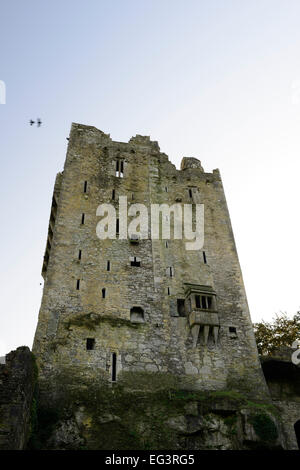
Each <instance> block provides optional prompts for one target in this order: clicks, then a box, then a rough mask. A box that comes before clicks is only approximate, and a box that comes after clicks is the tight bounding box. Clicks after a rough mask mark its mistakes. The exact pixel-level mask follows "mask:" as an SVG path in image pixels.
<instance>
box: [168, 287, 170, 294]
mask: <svg viewBox="0 0 300 470" xmlns="http://www.w3.org/2000/svg"><path fill="white" fill-rule="evenodd" d="M168 295H170V287H168Z"/></svg>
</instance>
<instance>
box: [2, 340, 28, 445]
mask: <svg viewBox="0 0 300 470" xmlns="http://www.w3.org/2000/svg"><path fill="white" fill-rule="evenodd" d="M35 383H36V366H35V361H34V357H33V354H32V353H31V352H30V350H29V348H28V347H25V346H23V347H20V348H18V349H17V350H16V351H12V352H10V353H9V354H7V355H6V361H5V364H0V450H21V449H24V448H25V447H26V444H27V441H28V438H29V435H30V429H31V416H32V412H33V394H34V388H35Z"/></svg>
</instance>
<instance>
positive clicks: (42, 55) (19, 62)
mask: <svg viewBox="0 0 300 470" xmlns="http://www.w3.org/2000/svg"><path fill="white" fill-rule="evenodd" d="M299 18H300V2H299V0H296V1H294V0H288V1H286V0H281V1H278V0H236V1H234V0H205V1H201V0H195V1H194V0H105V1H103V0H86V1H85V2H83V1H77V0H60V1H57V0H52V1H51V2H50V1H38V0H36V1H33V0H27V1H26V2H24V1H21V0H19V1H16V0H9V1H8V0H3V1H2V2H1V29H0V44H1V46H0V47H1V62H0V80H2V81H4V82H5V84H6V104H0V129H1V139H0V156H1V176H2V178H1V200H0V205H1V207H0V209H1V243H0V256H1V265H0V266H1V270H0V276H1V277H0V286H1V300H2V302H1V316H0V356H1V355H4V354H5V353H7V352H9V351H10V350H12V349H15V348H16V347H18V346H20V345H28V346H29V347H31V346H32V340H33V335H34V331H35V327H36V323H37V317H38V311H39V307H40V301H41V294H42V285H40V283H43V282H42V281H43V280H42V277H41V274H40V272H41V267H42V258H43V254H44V249H45V243H46V236H47V227H48V220H49V213H50V205H51V198H52V190H53V183H54V180H55V175H56V173H57V172H58V171H61V170H62V168H63V164H64V160H65V153H66V146H67V141H66V137H67V136H68V134H69V130H70V126H71V123H72V122H79V123H82V124H87V125H93V126H95V127H97V128H98V129H101V130H103V131H104V132H106V133H110V135H111V137H112V139H113V140H117V141H124V142H127V141H128V140H129V139H130V137H131V136H133V135H136V134H142V135H150V136H151V139H152V140H157V141H158V142H159V145H160V148H161V151H163V152H165V153H166V154H168V155H169V159H170V160H171V161H172V162H173V163H174V164H176V166H177V168H179V164H180V161H181V158H182V157H183V156H189V157H196V158H199V159H200V160H201V162H202V165H203V166H204V169H205V170H206V171H212V170H213V169H214V168H219V169H220V171H221V175H222V178H223V184H224V188H225V194H226V198H227V203H228V207H229V212H230V215H231V221H232V225H233V230H234V235H235V240H236V244H237V249H238V254H239V259H240V263H241V267H242V271H243V276H244V281H245V286H246V292H247V296H248V302H249V306H250V312H251V316H252V320H253V321H260V320H261V319H262V318H263V319H265V320H270V319H271V318H272V316H273V315H274V314H275V313H276V312H280V311H286V312H288V313H289V314H290V315H292V314H294V313H295V312H296V311H297V309H299V307H300V296H299V292H298V285H299V280H298V269H299V266H300V254H299V241H298V239H299V231H300V222H299V210H298V206H299V174H300V163H299V162H300V159H299V156H300V52H299V51H300V28H299ZM0 101H1V96H0ZM37 117H40V118H41V119H42V120H43V125H42V127H41V128H37V127H36V126H32V127H30V126H29V123H28V121H29V119H31V118H32V119H34V120H36V118H37Z"/></svg>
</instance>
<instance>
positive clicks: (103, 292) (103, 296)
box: [102, 288, 106, 299]
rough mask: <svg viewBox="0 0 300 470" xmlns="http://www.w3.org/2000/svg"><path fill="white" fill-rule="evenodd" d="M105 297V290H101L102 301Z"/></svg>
mask: <svg viewBox="0 0 300 470" xmlns="http://www.w3.org/2000/svg"><path fill="white" fill-rule="evenodd" d="M105 295H106V289H105V288H103V289H102V299H105Z"/></svg>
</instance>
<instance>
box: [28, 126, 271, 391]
mask: <svg viewBox="0 0 300 470" xmlns="http://www.w3.org/2000/svg"><path fill="white" fill-rule="evenodd" d="M120 196H126V197H127V201H128V206H129V205H130V204H144V205H145V206H146V207H147V208H148V209H149V212H150V205H151V204H168V205H169V206H171V205H173V204H175V203H176V204H181V205H184V204H191V203H193V204H204V245H203V247H202V248H201V249H200V250H187V249H186V247H185V240H179V239H178V240H177V239H172V237H171V239H170V240H167V239H160V240H154V239H151V237H150V236H149V238H148V239H140V238H139V237H131V238H130V237H129V238H127V239H121V238H120V237H118V236H117V237H116V239H106V240H100V239H99V238H98V236H97V233H96V226H97V224H98V222H99V220H100V219H99V216H98V215H97V213H96V212H97V208H98V206H99V204H102V203H109V204H112V205H114V206H115V208H116V210H117V209H118V205H119V197H120ZM117 217H118V215H117ZM43 276H44V279H45V284H44V292H43V298H42V304H41V309H40V313H39V320H38V326H37V330H36V334H35V339H34V345H33V352H34V353H35V355H36V357H37V360H38V365H39V368H40V378H41V381H44V382H46V383H47V381H50V377H52V375H53V374H55V373H57V372H59V371H60V370H62V369H65V368H68V369H69V370H70V371H72V374H73V376H76V377H77V376H78V377H83V376H86V377H89V378H92V379H93V378H97V377H102V378H103V379H104V380H106V381H108V382H117V381H119V380H122V378H124V377H126V374H127V373H136V374H138V373H140V372H142V373H146V374H147V373H149V374H151V373H152V374H153V373H156V372H157V373H162V374H163V373H165V374H167V375H171V376H175V377H177V378H179V379H180V381H181V384H182V387H185V388H191V389H197V390H207V391H210V390H226V389H227V390H228V389H230V390H232V389H234V390H238V391H242V392H244V393H246V394H248V395H249V396H255V397H257V398H259V397H265V398H266V397H267V396H268V394H269V392H268V390H267V387H266V384H265V380H264V377H263V374H262V371H261V366H260V362H259V359H258V353H257V348H256V343H255V339H254V334H253V330H252V324H251V319H250V314H249V310H248V305H247V299H246V294H245V289H244V284H243V280H242V274H241V269H240V265H239V260H238V255H237V251H236V247H235V242H234V237H233V233H232V228H231V223H230V217H229V213H228V209H227V204H226V200H225V195H224V190H223V186H222V181H221V177H220V173H219V171H218V170H214V171H213V172H212V173H205V172H204V170H203V168H202V166H201V163H200V161H199V160H197V159H195V158H183V160H182V163H181V169H180V170H177V169H176V168H175V166H174V165H173V164H172V163H171V162H170V161H169V160H168V157H167V155H165V154H164V153H161V152H160V149H159V146H158V144H157V142H153V141H151V140H150V138H149V137H142V136H139V135H137V136H136V137H133V138H131V139H130V141H129V142H128V143H123V142H114V141H112V140H111V138H110V136H109V135H108V134H105V133H103V132H102V131H100V130H98V129H96V128H94V127H90V126H84V125H80V124H73V125H72V128H71V133H70V137H69V145H68V151H67V157H66V162H65V166H64V171H63V172H62V173H59V174H58V175H57V178H56V182H55V187H54V193H53V201H52V208H51V216H50V222H49V231H48V238H47V247H46V252H45V256H44V264H43Z"/></svg>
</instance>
